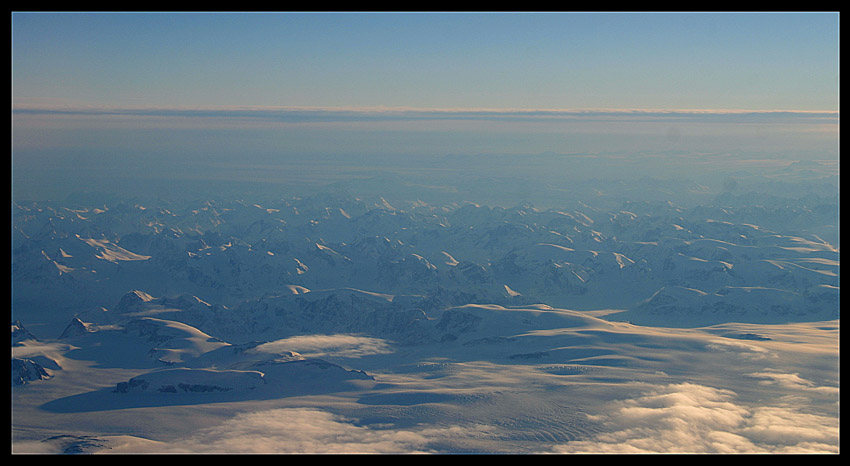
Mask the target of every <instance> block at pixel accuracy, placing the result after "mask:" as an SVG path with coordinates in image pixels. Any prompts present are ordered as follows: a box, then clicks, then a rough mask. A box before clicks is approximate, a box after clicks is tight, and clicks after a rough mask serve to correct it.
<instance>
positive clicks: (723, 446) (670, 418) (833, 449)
mask: <svg viewBox="0 0 850 466" xmlns="http://www.w3.org/2000/svg"><path fill="white" fill-rule="evenodd" d="M774 375H776V374H774ZM776 378H780V379H781V378H782V377H779V376H778V375H777V377H776ZM795 380H796V379H795ZM803 385H806V387H807V388H808V384H803ZM735 399H736V394H735V393H734V392H732V391H730V390H723V389H717V388H712V387H707V386H703V385H698V384H693V383H682V384H673V385H668V386H665V387H661V388H659V389H657V390H655V391H654V392H651V393H649V394H646V395H644V396H641V397H638V398H635V399H629V400H625V401H621V402H618V403H616V404H615V405H614V406H613V407H612V409H611V411H610V412H609V413H607V414H604V415H601V416H598V417H597V418H596V420H598V421H600V422H602V423H603V424H604V425H606V426H607V428H608V429H607V432H606V433H604V434H599V435H598V436H597V437H596V438H594V439H592V440H583V441H576V442H570V443H568V444H565V445H559V446H557V447H556V448H555V449H554V451H555V452H556V453H713V454H720V453H791V452H794V453H803V452H806V453H838V419H837V417H827V416H822V415H819V414H815V413H808V412H805V411H804V410H803V409H800V406H805V404H802V405H801V404H800V403H798V402H793V401H794V400H793V399H789V400H779V402H778V403H777V404H775V405H773V406H770V405H767V406H756V407H748V406H745V405H742V404H737V403H736V402H735Z"/></svg>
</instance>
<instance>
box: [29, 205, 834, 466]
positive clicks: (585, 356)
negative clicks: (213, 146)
mask: <svg viewBox="0 0 850 466" xmlns="http://www.w3.org/2000/svg"><path fill="white" fill-rule="evenodd" d="M718 199H719V200H725V201H727V202H728V203H729V204H728V205H715V204H711V205H704V204H700V205H696V206H690V207H683V206H681V205H678V204H676V203H673V202H632V201H627V202H624V203H622V205H620V206H618V207H616V208H611V209H605V208H601V207H598V206H596V207H593V206H591V205H589V204H583V203H580V202H573V203H570V205H569V207H568V208H567V207H563V208H535V207H534V206H533V205H531V204H530V203H520V204H518V205H516V206H513V207H505V206H486V205H483V204H479V203H472V202H462V203H460V202H459V203H446V204H430V203H427V202H424V201H422V200H421V199H415V200H412V201H407V202H405V201H403V200H399V199H395V198H393V199H387V198H386V197H381V196H377V197H365V196H364V197H354V196H345V195H341V194H337V195H330V194H327V193H325V194H321V195H316V196H310V197H303V198H286V199H271V200H268V199H266V200H257V201H222V200H204V201H198V202H184V203H180V204H177V203H174V202H164V201H163V202H152V201H145V202H142V201H129V200H123V201H120V202H117V203H108V202H107V203H101V204H96V203H91V204H89V205H77V204H74V205H62V204H59V203H53V202H45V203H26V204H24V203H15V204H14V205H13V248H12V260H13V280H12V282H13V299H12V302H13V310H12V320H13V323H12V385H13V388H14V390H13V406H14V407H15V413H16V414H15V415H16V419H15V420H14V421H13V427H16V425H18V424H20V428H18V429H17V430H16V434H15V435H16V436H17V437H18V439H19V440H17V441H16V442H15V446H16V448H17V449H19V450H20V449H22V448H23V449H26V450H27V451H56V450H57V449H59V450H61V451H74V452H88V451H96V452H105V451H113V452H139V451H143V452H162V451H179V452H189V451H216V449H217V448H221V449H224V450H226V451H232V450H233V448H234V446H233V444H231V443H229V440H230V437H228V441H227V442H225V441H224V440H223V439H220V438H219V440H218V443H216V442H215V441H213V442H209V441H206V440H205V439H206V438H207V437H216V436H221V435H225V434H223V433H222V432H224V431H228V432H231V433H232V434H228V435H232V436H233V438H234V439H236V438H237V433H240V432H243V430H242V429H247V430H248V431H250V432H252V434H251V435H250V436H249V437H248V438H253V439H256V438H265V437H267V436H271V435H272V434H271V433H272V432H288V437H286V439H282V438H276V439H274V441H269V442H268V443H264V444H262V445H259V444H256V445H253V447H252V448H253V449H252V450H250V451H253V452H257V451H260V452H263V451H268V449H271V450H272V451H278V450H276V448H280V447H281V446H283V445H286V446H287V449H288V450H286V451H297V452H304V451H328V450H323V448H330V445H331V444H333V443H334V442H335V441H338V439H340V438H357V439H358V442H366V443H368V444H369V445H370V447H369V448H372V447H374V446H375V445H382V446H385V447H386V448H387V450H385V451H396V450H394V448H395V445H398V443H396V442H401V443H403V444H404V447H400V449H401V450H403V451H411V450H412V451H437V452H451V451H460V452H468V451H497V452H509V451H514V452H515V451H584V448H585V447H587V449H589V450H590V451H602V450H603V449H605V448H608V447H611V445H610V443H611V442H613V443H614V444H617V442H615V441H613V440H611V439H612V438H613V437H606V436H605V435H597V434H604V433H606V432H608V433H612V432H613V433H616V434H617V435H622V436H628V435H632V434H634V433H635V432H637V430H635V429H633V428H632V426H630V425H628V424H627V423H626V420H627V419H631V418H629V417H628V416H623V415H621V414H618V410H619V409H623V410H626V411H627V413H630V414H632V415H635V416H637V414H636V413H644V412H646V411H640V410H636V411H628V407H629V406H638V407H642V408H644V409H645V410H650V411H652V413H653V415H660V416H663V417H664V418H665V419H666V418H670V417H672V418H675V417H676V415H677V413H679V411H677V410H662V409H661V408H660V407H659V406H665V405H664V403H658V402H656V401H655V400H654V398H652V397H654V396H662V397H663V396H666V395H664V394H666V393H669V394H670V396H671V399H673V400H681V399H689V400H692V399H700V400H703V401H701V403H703V406H702V407H703V408H705V406H710V407H713V409H721V408H722V409H727V408H729V409H732V408H734V409H735V412H736V413H737V416H738V417H736V418H735V419H739V421H738V423H737V424H734V425H728V424H724V425H722V426H717V425H713V424H712V425H710V426H709V425H708V424H707V423H708V419H711V420H713V421H716V420H717V419H718V417H724V416H725V415H727V414H729V413H727V412H725V411H724V412H723V413H722V415H721V413H718V417H711V416H709V417H708V418H706V419H701V420H700V421H699V422H697V421H694V420H689V422H696V424H697V425H706V429H708V428H712V429H716V430H717V431H718V432H720V431H722V433H723V435H727V434H728V435H731V436H734V437H735V438H738V439H739V440H740V439H745V440H746V441H747V442H750V443H749V444H748V448H747V450H748V451H752V450H758V449H759V448H762V449H765V450H769V451H776V450H775V449H774V447H775V444H776V442H775V440H776V436H778V435H780V434H779V432H780V431H779V430H776V429H778V428H777V427H769V426H767V424H762V423H761V422H760V421H759V420H760V419H761V418H762V416H766V417H769V416H771V412H772V413H773V414H774V415H775V414H776V412H777V410H784V411H782V412H781V413H782V414H781V415H782V416H787V417H789V419H790V418H795V419H798V420H799V416H800V415H801V414H802V413H803V412H804V411H805V413H806V414H808V415H809V416H810V417H809V418H807V419H808V420H809V422H810V423H812V425H813V427H812V429H811V431H810V432H821V435H815V434H813V433H809V434H807V435H808V436H806V435H803V436H801V437H799V438H796V437H795V439H794V440H788V439H785V440H783V441H784V442H785V444H784V445H791V446H793V447H794V448H797V449H805V448H809V447H811V448H812V449H813V450H815V451H824V450H826V451H830V450H831V449H833V447H834V445H836V442H835V439H834V438H833V436H832V434H830V433H831V432H833V431H834V429H832V427H831V425H832V424H831V422H833V420H834V419H837V417H834V416H833V415H832V408H833V407H834V406H835V405H836V403H837V400H836V395H837V384H838V382H837V380H838V379H837V370H836V367H835V363H836V361H837V357H838V352H837V341H836V339H835V337H836V335H837V330H838V322H839V321H840V307H839V302H840V299H839V298H840V283H839V277H840V258H839V248H838V246H837V243H836V242H834V241H832V242H831V241H827V240H825V239H823V238H824V237H830V232H831V231H832V230H833V227H832V226H831V225H833V223H832V222H834V220H835V219H834V218H833V217H832V216H831V214H834V213H835V212H830V210H829V208H828V206H829V205H830V201H829V199H824V198H820V197H817V196H816V197H815V198H813V199H814V204H805V205H797V204H795V205H790V206H787V207H788V208H787V209H786V210H782V209H779V208H775V207H773V206H772V205H771V204H769V203H768V205H766V206H762V207H756V206H753V205H748V204H746V202H744V201H743V200H742V199H737V198H730V197H725V198H723V197H721V198H718ZM718 202H719V201H718ZM819 203H822V204H819ZM824 205H825V206H827V207H823V206H824ZM783 215H784V216H787V217H788V218H787V222H783V221H781V219H778V217H781V216H783ZM28 329H30V330H28ZM36 335H37V337H36ZM768 392H769V395H766V393H768ZM638 393H640V395H638ZM677 393H684V394H686V396H684V397H683V398H677V397H676V394H677ZM733 394H734V396H736V397H738V398H735V399H734V400H733ZM766 396H767V397H768V398H771V399H777V400H787V399H806V400H809V402H808V404H805V406H803V407H801V408H800V409H799V410H796V409H794V410H792V409H789V408H788V407H787V406H785V405H782V404H781V403H780V404H774V405H770V406H767V407H766V408H765V405H764V401H763V399H764V398H765V397H766ZM706 397H707V398H706ZM679 402H680V401H679ZM724 402H725V403H726V404H723V403H724ZM706 403H707V404H706ZM732 403H737V405H734V406H732V408H730V406H731V404H732ZM764 409H768V411H771V410H772V411H771V412H767V411H763V410H764ZM189 413H191V414H189ZM261 413H270V414H269V415H270V416H272V415H274V416H276V417H274V418H271V417H270V418H265V417H262V415H261ZM335 416H336V417H335ZM346 416H348V417H346ZM638 417H640V416H638ZM295 418H297V419H299V420H298V421H297V423H298V428H297V430H296V429H295V428H291V429H290V428H288V427H289V426H287V424H286V422H285V420H286V419H295ZM22 419H26V421H25V422H24V421H22ZM129 419H132V421H130V420H129ZM745 420H746V421H745ZM675 421H676V419H671V422H673V423H675ZM713 421H712V422H713ZM293 422H294V421H293ZM748 423H749V424H748ZM131 424H132V425H137V426H138V427H137V428H136V427H128V426H129V425H131ZM780 424H782V426H781V427H782V428H783V429H784V428H786V427H788V426H790V425H792V423H789V424H788V425H785V424H783V423H780ZM27 425H32V426H34V427H33V428H32V429H31V430H27V428H26V426H27ZM314 425H321V428H317V429H315V430H313V429H312V427H310V426H314ZM657 425H658V424H653V426H657ZM662 425H663V423H662ZM95 426H96V427H95ZM153 426H159V427H156V428H154V427H153ZM213 426H221V429H222V430H220V431H219V430H217V428H216V427H213ZM788 428H790V427H788ZM158 429H159V430H158ZM335 429H343V430H345V431H346V432H347V433H346V434H343V435H340V436H335V437H333V438H334V439H337V440H331V439H325V440H324V444H323V445H322V442H319V444H320V445H319V446H316V444H314V443H313V442H312V441H313V440H316V439H318V438H323V437H322V435H323V434H321V433H322V432H328V433H332V432H336V430H335ZM306 432H311V436H310V437H302V436H303V435H306ZM824 432H826V434H823V433H824ZM836 432H837V431H836ZM396 434H398V435H399V437H396V436H395V435H396ZM661 434H662V433H659V435H661ZM329 435H330V434H329ZM664 435H666V434H664ZM700 435H701V434H700V433H697V434H695V437H700ZM187 436H189V437H187ZM387 436H388V437H387ZM721 437H722V436H721ZM721 437H718V439H720V438H721ZM426 438H427V440H426ZM722 438H726V437H722ZM154 439H155V440H154ZM240 439H241V437H240ZM802 439H806V440H805V441H804V440H802ZM631 440H635V442H634V443H633V444H631V443H630V445H631V446H633V447H634V448H636V449H637V448H639V446H640V445H644V446H645V445H646V444H647V443H646V442H643V443H642V442H641V439H626V440H623V442H620V443H619V444H623V445H624V444H626V443H628V442H627V441H631ZM650 440H652V439H650ZM290 442H291V443H290ZM410 442H413V444H411V443H410ZM588 442H593V444H592V446H590V443H588ZM718 442H719V443H723V442H720V440H718ZM804 442H805V445H804V444H803V443H804ZM225 443H226V445H227V447H224V446H223V445H225ZM650 443H652V442H650ZM414 444H415V445H414ZM166 445H167V446H166ZM176 445H181V447H179V448H178V447H176ZM270 445H277V447H272V446H270ZM363 445H364V444H363V443H357V446H351V445H348V447H349V448H345V446H342V447H340V448H341V449H343V450H349V451H350V450H352V449H353V450H356V451H358V450H360V449H361V448H365V447H363ZM390 445H392V446H393V447H389V446H390ZM738 447H740V444H739V445H738ZM369 448H365V449H367V450H368V449H369ZM382 448H383V447H382ZM694 448H695V451H722V450H723V448H732V449H734V448H736V447H734V446H730V445H727V444H725V443H724V445H723V448H721V446H719V445H714V446H712V447H705V446H698V447H694ZM210 449H211V450H210ZM221 449H219V450H217V451H221Z"/></svg>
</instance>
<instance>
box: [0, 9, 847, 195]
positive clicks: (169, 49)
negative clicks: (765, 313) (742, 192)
mask: <svg viewBox="0 0 850 466" xmlns="http://www.w3.org/2000/svg"><path fill="white" fill-rule="evenodd" d="M11 20H12V21H11V22H12V98H13V160H14V162H15V163H16V164H17V165H18V166H20V167H22V168H29V167H40V166H43V165H44V164H45V161H49V162H50V163H51V164H60V165H61V164H62V163H63V162H67V163H71V164H72V165H75V166H80V165H81V162H80V161H81V159H80V157H89V156H90V155H91V154H101V155H103V154H109V157H111V158H110V160H117V159H121V160H136V161H138V157H150V156H152V154H158V155H157V156H158V157H164V158H166V159H168V160H174V159H175V158H176V157H206V156H210V157H218V158H219V159H220V158H227V157H233V156H235V155H234V154H239V157H242V158H245V157H250V156H255V155H257V156H260V155H261V156H262V157H264V159H268V158H269V157H272V158H273V157H275V156H276V155H279V156H280V157H284V158H285V157H290V158H291V157H295V156H302V157H304V156H313V155H319V154H337V155H338V154H347V153H350V154H361V155H362V154H367V153H383V154H397V155H402V156H403V155H416V156H423V155H428V154H434V155H445V154H453V153H461V154H481V153H494V152H495V153H520V154H521V153H543V152H554V153H576V152H582V151H605V150H613V151H617V150H627V149H628V148H638V149H641V150H647V149H667V148H669V147H666V146H663V144H667V145H669V144H670V143H673V142H675V143H678V144H680V145H683V147H684V148H686V149H688V150H697V149H699V150H728V147H727V148H725V149H724V148H719V147H717V142H718V141H721V140H729V141H731V140H735V141H738V142H736V144H739V143H740V144H743V145H742V146H741V145H739V146H738V147H747V148H750V147H755V146H758V145H759V144H763V143H764V135H765V134H769V135H775V136H776V138H774V139H772V140H771V142H770V144H769V145H765V146H763V147H764V148H765V149H768V150H769V149H770V147H784V148H789V147H793V148H817V149H818V150H831V149H832V148H835V147H836V146H837V121H838V110H839V109H838V96H839V84H838V83H839V79H838V75H839V68H838V67H839V60H838V54H839V41H838V36H839V33H838V26H839V15H838V13H837V12H836V13H829V12H826V13H672V12H671V13H667V12H660V13H591V12H581V13H569V12H540V13H525V12H515V13H498V12H481V13H461V12H442V13H431V12H396V13H394V12H374V13H372V12H337V13H334V12H315V13H308V12H281V13H247V12H246V13H229V12H227V13H225V12H209V13H195V12H191V13H189V12H160V13H152V12H138V13H132V12H115V13H105V12H104V13H98V12H92V13H73V12H67V13H50V12H13V13H12V17H11ZM741 138H744V139H747V138H748V142H746V143H742V142H741V141H742V139H741ZM753 138H755V139H753ZM688 141H691V142H693V144H691V145H687V143H688ZM706 141H712V142H711V144H708V145H704V144H706ZM659 144H661V145H659ZM72 154H77V155H72ZM80 154H85V155H80ZM178 154H183V155H178ZM200 154H206V155H200ZM69 160H70V161H72V162H68V161H69ZM87 160H88V159H87ZM187 160H188V159H187ZM193 160H196V161H198V160H201V159H197V158H195V159H193ZM86 163H95V162H92V161H90V160H89V161H87V162H86ZM97 163H98V164H99V166H102V163H103V159H102V158H101V159H98V162H97ZM83 165H84V164H83ZM148 168H149V167H148ZM116 170H118V168H117V167H116ZM18 180H19V181H22V182H23V181H32V180H28V179H26V177H25V176H19V177H18Z"/></svg>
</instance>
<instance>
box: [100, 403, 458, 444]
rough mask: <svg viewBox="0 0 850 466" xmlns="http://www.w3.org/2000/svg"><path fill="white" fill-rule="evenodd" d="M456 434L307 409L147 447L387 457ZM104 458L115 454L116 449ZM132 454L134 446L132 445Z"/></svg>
mask: <svg viewBox="0 0 850 466" xmlns="http://www.w3.org/2000/svg"><path fill="white" fill-rule="evenodd" d="M453 433H456V432H454V431H453V429H452V428H448V429H447V430H445V431H443V430H430V431H426V432H424V433H417V432H413V431H407V430H389V429H376V428H372V427H368V426H358V425H355V424H354V423H353V422H352V421H351V420H349V419H346V418H344V417H341V416H337V415H334V414H332V413H329V412H326V411H322V410H318V409H311V408H281V409H273V410H269V411H258V412H252V413H245V414H240V415H237V416H235V417H234V418H231V419H229V420H228V421H225V422H224V423H222V424H220V425H218V426H216V427H211V428H208V429H203V430H201V431H198V432H196V433H195V434H194V435H192V436H191V437H189V438H186V439H181V440H178V441H175V442H171V443H168V444H166V443H157V444H156V445H153V446H151V447H150V449H151V451H156V452H157V453H165V454H167V453H208V454H285V453H292V454H295V453H303V454H326V453H327V454H392V453H428V452H430V450H429V449H428V442H429V437H431V436H437V437H446V436H448V435H451V434H453ZM112 446H113V448H112V449H111V450H109V451H104V453H120V452H121V448H120V447H119V446H118V445H116V444H113V445H112ZM133 448H136V449H137V450H136V451H138V445H133Z"/></svg>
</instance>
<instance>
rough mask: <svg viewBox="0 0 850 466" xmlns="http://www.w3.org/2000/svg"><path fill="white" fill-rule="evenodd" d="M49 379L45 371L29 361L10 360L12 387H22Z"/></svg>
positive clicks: (49, 376) (23, 359) (22, 359)
mask: <svg viewBox="0 0 850 466" xmlns="http://www.w3.org/2000/svg"><path fill="white" fill-rule="evenodd" d="M51 377H52V375H50V373H49V372H47V369H45V368H44V367H42V366H41V364H39V363H37V362H35V361H33V360H31V359H25V358H12V385H24V384H27V383H29V382H32V381H35V380H46V379H49V378H51Z"/></svg>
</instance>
